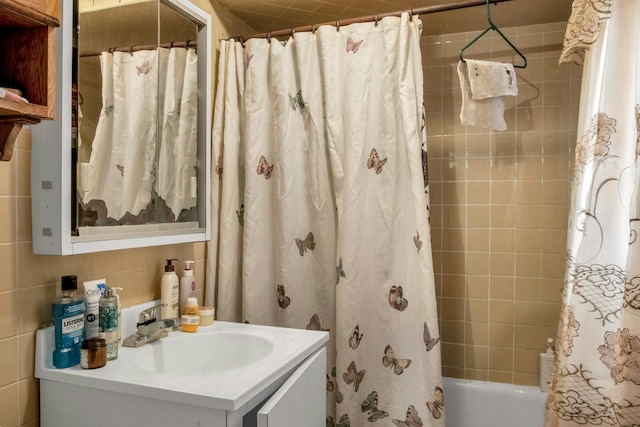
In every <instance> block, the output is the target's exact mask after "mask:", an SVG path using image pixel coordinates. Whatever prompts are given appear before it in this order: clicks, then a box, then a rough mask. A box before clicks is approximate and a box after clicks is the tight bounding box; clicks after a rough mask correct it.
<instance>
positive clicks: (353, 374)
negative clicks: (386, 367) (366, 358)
mask: <svg viewBox="0 0 640 427" xmlns="http://www.w3.org/2000/svg"><path fill="white" fill-rule="evenodd" d="M342 378H343V379H344V382H345V383H347V384H353V388H354V390H355V391H356V392H357V391H358V389H359V388H360V383H361V382H362V379H363V378H364V369H363V370H362V371H358V370H357V369H356V362H354V361H351V363H349V367H348V368H347V372H345V373H343V374H342Z"/></svg>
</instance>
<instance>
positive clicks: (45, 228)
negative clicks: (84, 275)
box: [31, 0, 213, 255]
mask: <svg viewBox="0 0 640 427" xmlns="http://www.w3.org/2000/svg"><path fill="white" fill-rule="evenodd" d="M158 1H161V2H163V3H165V4H166V5H168V6H169V7H171V8H174V9H176V10H178V11H179V12H181V13H183V14H185V15H186V16H188V17H190V18H191V19H192V20H193V21H194V22H197V23H198V24H199V30H198V37H197V44H198V154H197V155H198V220H199V222H200V228H198V229H197V230H193V229H188V230H180V229H179V227H178V228H177V229H174V227H172V226H173V223H172V224H152V225H144V226H128V225H119V226H110V227H109V231H113V232H112V233H109V234H100V235H95V236H88V237H78V236H72V234H71V231H72V226H71V210H72V209H75V206H72V197H71V191H72V189H71V187H72V184H71V183H72V173H74V171H73V170H72V169H73V167H72V161H71V153H72V150H71V148H72V147H71V144H72V138H71V87H72V81H71V80H72V79H71V77H72V63H73V61H72V59H73V58H72V51H73V49H72V41H73V31H72V30H73V0H61V2H60V3H61V4H60V17H61V20H60V27H59V28H57V30H56V69H55V70H48V73H49V79H53V78H54V76H53V74H55V80H56V119H55V120H53V121H49V122H42V123H40V124H38V125H36V126H33V127H32V128H31V132H32V142H31V217H32V221H31V227H32V235H33V253H34V254H45V255H74V254H83V253H93V252H102V251H111V250H119V249H131V248H140V247H148V246H160V245H169V244H180V243H191V242H201V241H206V240H210V239H211V224H210V218H211V191H210V181H211V114H212V92H211V84H212V83H211V45H212V32H213V28H212V20H211V16H210V15H209V14H208V13H206V12H204V11H203V10H202V9H200V8H198V7H197V6H195V5H194V4H192V3H191V2H189V1H188V0H158ZM203 222H204V227H203V226H202V224H203ZM141 230H143V231H141Z"/></svg>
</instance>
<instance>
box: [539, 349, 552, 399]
mask: <svg viewBox="0 0 640 427" xmlns="http://www.w3.org/2000/svg"><path fill="white" fill-rule="evenodd" d="M553 357H554V354H553V338H547V351H546V352H545V353H540V390H542V391H544V392H545V393H546V392H548V391H549V387H550V386H551V369H552V368H553Z"/></svg>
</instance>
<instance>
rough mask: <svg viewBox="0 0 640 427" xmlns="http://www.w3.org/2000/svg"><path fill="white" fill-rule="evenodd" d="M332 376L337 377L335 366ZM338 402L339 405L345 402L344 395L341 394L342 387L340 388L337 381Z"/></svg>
mask: <svg viewBox="0 0 640 427" xmlns="http://www.w3.org/2000/svg"><path fill="white" fill-rule="evenodd" d="M331 376H332V377H333V378H335V377H336V367H335V366H334V367H333V369H331ZM335 385H336V402H337V403H342V401H343V400H344V396H342V393H341V392H340V387H339V386H338V382H337V381H336V384H335Z"/></svg>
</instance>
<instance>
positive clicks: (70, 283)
mask: <svg viewBox="0 0 640 427" xmlns="http://www.w3.org/2000/svg"><path fill="white" fill-rule="evenodd" d="M61 285H62V290H63V291H75V290H76V289H78V278H77V277H76V276H62V279H61Z"/></svg>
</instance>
